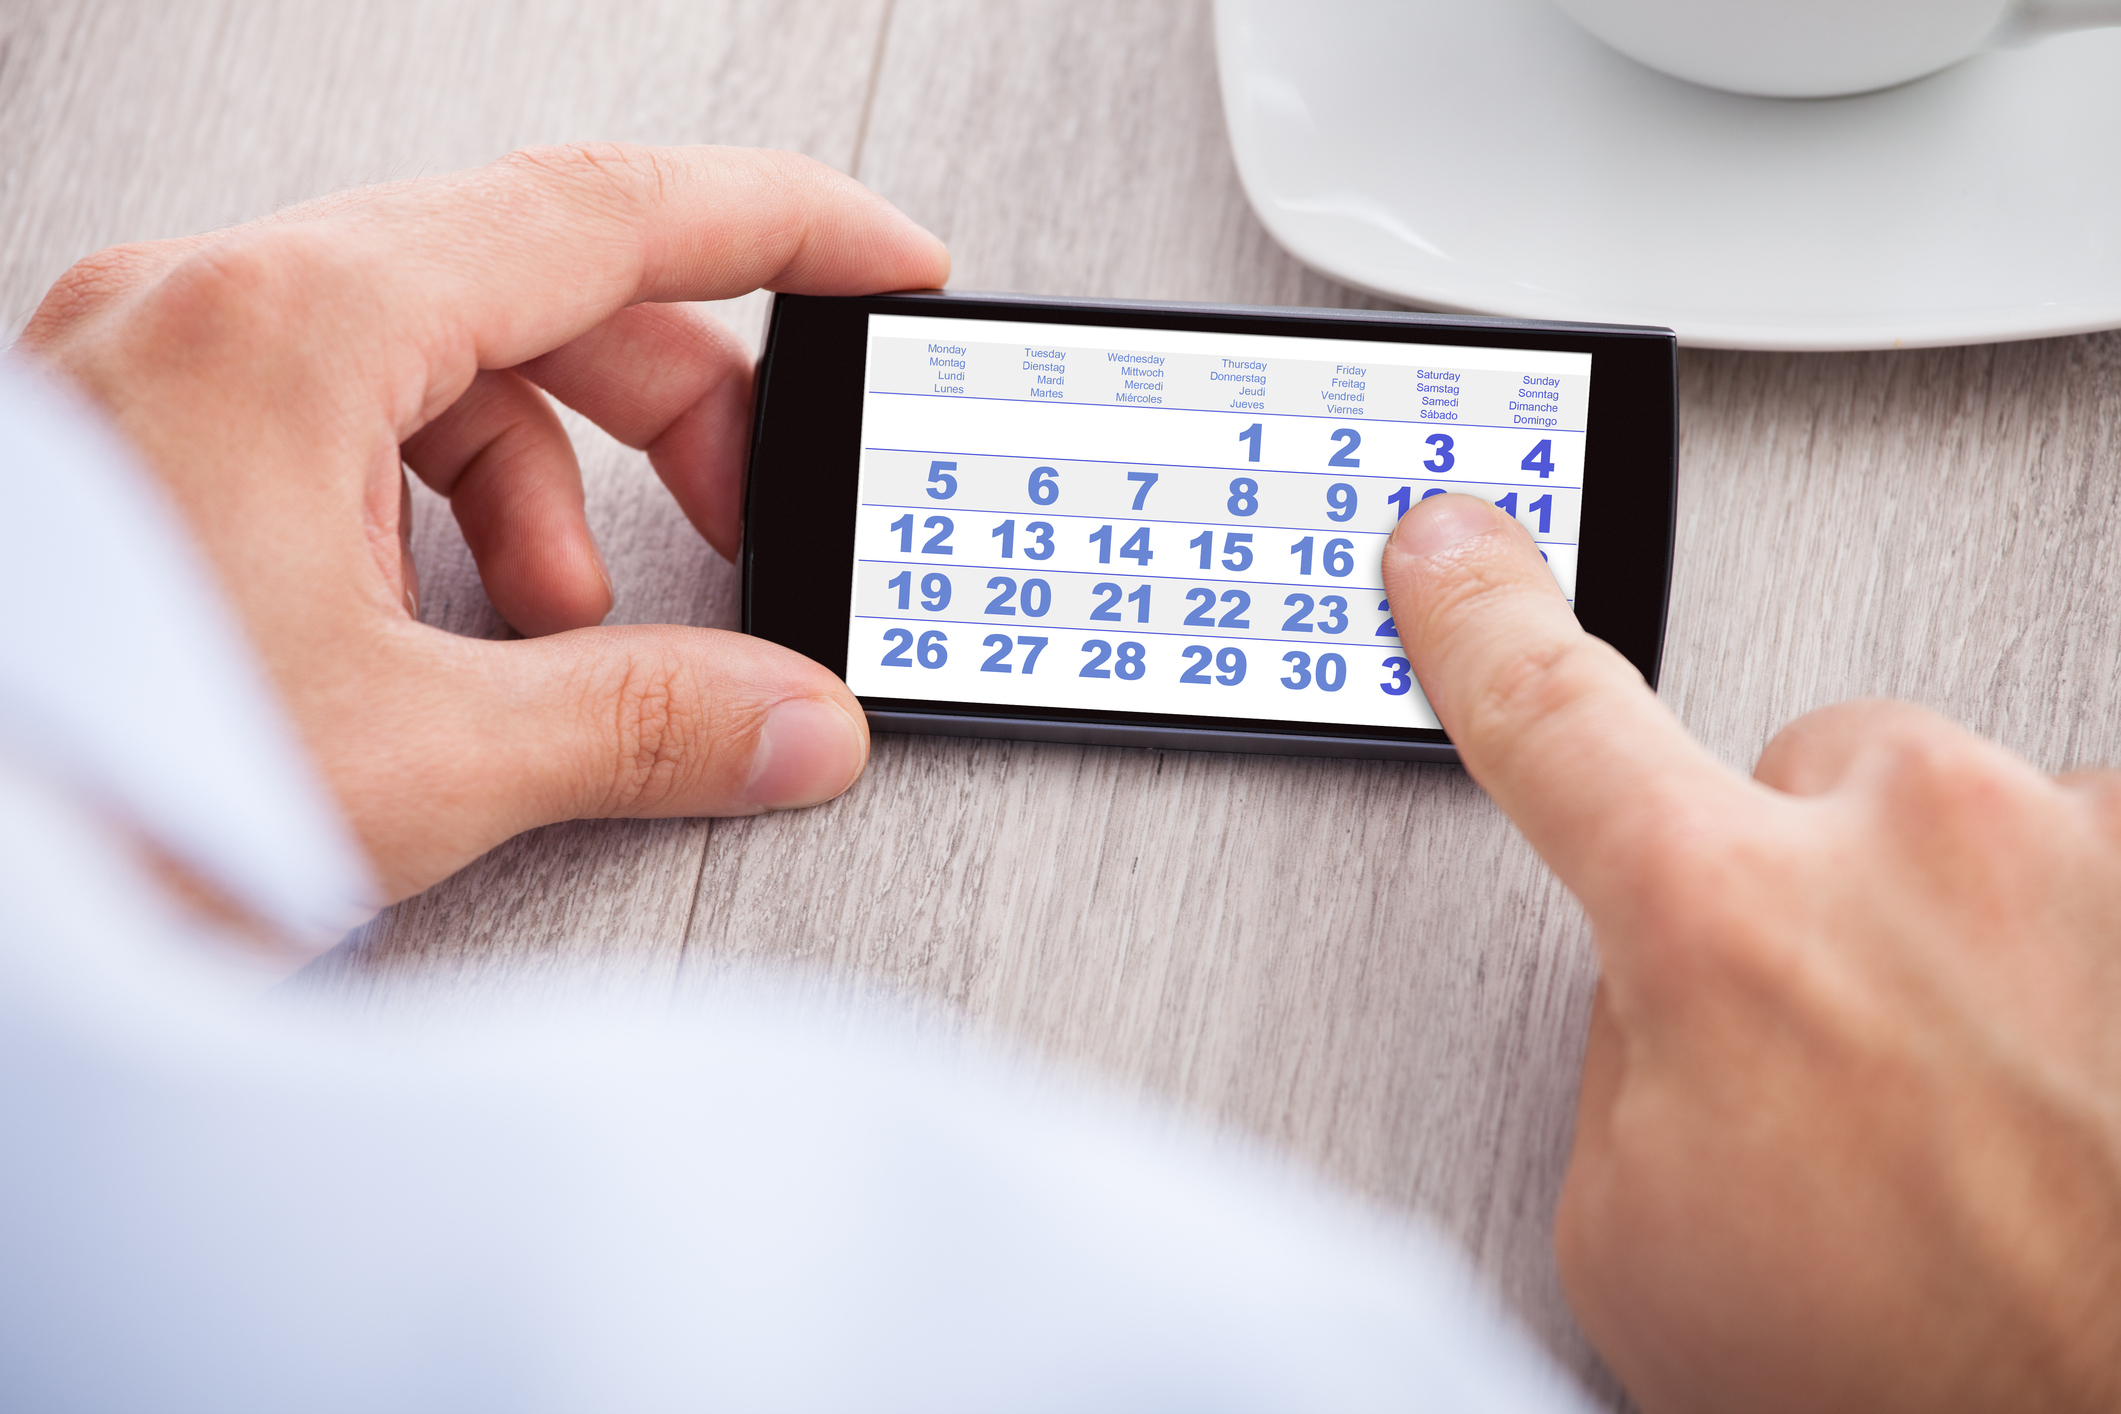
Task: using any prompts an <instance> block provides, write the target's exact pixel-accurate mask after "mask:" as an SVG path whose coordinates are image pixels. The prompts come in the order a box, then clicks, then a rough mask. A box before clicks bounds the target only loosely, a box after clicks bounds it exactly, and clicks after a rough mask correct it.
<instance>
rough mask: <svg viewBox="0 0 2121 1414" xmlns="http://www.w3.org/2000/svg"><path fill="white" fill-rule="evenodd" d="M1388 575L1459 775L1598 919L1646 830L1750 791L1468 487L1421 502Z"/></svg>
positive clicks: (1708, 816)
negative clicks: (1581, 619) (1481, 791)
mask: <svg viewBox="0 0 2121 1414" xmlns="http://www.w3.org/2000/svg"><path fill="white" fill-rule="evenodd" d="M1384 581H1385V591H1386V593H1387V594H1388V595H1389V596H1390V597H1391V600H1392V617H1393V620H1394V622H1395V623H1396V624H1397V626H1398V629H1399V636H1400V641H1401V642H1403V643H1404V644H1405V645H1406V649H1407V658H1408V660H1409V661H1410V662H1411V663H1412V664H1413V667H1414V673H1415V676H1416V677H1418V678H1420V679H1421V687H1422V691H1423V692H1425V693H1427V694H1428V698H1429V703H1430V705H1431V706H1432V707H1434V708H1435V709H1436V715H1437V718H1438V719H1439V720H1440V721H1441V722H1442V723H1443V727H1444V730H1445V731H1446V732H1448V733H1449V734H1450V737H1451V740H1452V742H1453V743H1455V744H1456V745H1457V747H1458V753H1459V757H1460V759H1461V760H1463V761H1464V762H1465V766H1466V770H1467V771H1469V772H1470V773H1471V774H1472V776H1473V778H1474V779H1475V780H1477V781H1479V782H1480V784H1481V785H1482V786H1483V787H1484V788H1485V789H1486V790H1487V792H1488V794H1489V795H1491V796H1493V797H1494V799H1495V802H1496V804H1498V805H1500V806H1501V807H1502V809H1503V812H1504V813H1505V814H1507V815H1508V816H1509V817H1510V818H1511V819H1512V820H1513V821H1515V822H1516V824H1517V827H1518V828H1519V829H1521V830H1522V831H1524V834H1525V837H1526V838H1527V839H1528V840H1530V841H1531V843H1532V847H1533V848H1534V849H1536V850H1538V851H1539V853H1540V855H1541V857H1543V858H1544V859H1545V860H1546V861H1547V863H1548V864H1549V865H1551V866H1552V867H1553V869H1554V872H1555V873H1556V874H1558V875H1559V876H1560V877H1561V880H1562V882H1563V883H1565V884H1567V885H1568V886H1569V888H1570V889H1571V890H1572V891H1574V892H1575V894H1576V895H1577V897H1579V898H1581V899H1582V900H1583V901H1584V904H1585V906H1586V907H1587V908H1589V909H1590V910H1591V913H1592V915H1593V916H1594V917H1595V916H1597V915H1598V914H1599V913H1600V912H1601V911H1602V907H1603V906H1604V904H1605V902H1606V901H1607V892H1608V890H1611V889H1614V888H1627V887H1629V883H1628V880H1629V879H1630V878H1631V877H1633V876H1634V875H1635V871H1634V870H1632V869H1630V868H1628V867H1626V866H1627V865H1628V864H1629V863H1630V862H1631V861H1633V860H1635V859H1638V858H1639V857H1640V856H1641V854H1642V852H1643V847H1644V846H1646V845H1647V844H1648V843H1649V841H1650V838H1651V836H1652V834H1653V832H1657V831H1662V830H1665V829H1669V828H1673V827H1679V828H1686V827H1688V826H1689V825H1690V824H1706V823H1709V822H1712V821H1713V820H1714V819H1716V818H1717V815H1718V812H1727V811H1733V810H1741V809H1744V808H1746V807H1747V806H1748V805H1749V804H1750V803H1751V802H1752V799H1753V797H1752V791H1751V788H1750V787H1749V786H1748V784H1747V782H1746V781H1745V780H1744V779H1743V778H1742V777H1740V776H1739V775H1738V774H1737V773H1736V772H1734V771H1731V770H1729V769H1728V768H1726V767H1725V766H1724V765H1723V764H1722V763H1721V762H1719V761H1717V760H1716V759H1715V758H1714V757H1712V756H1710V755H1709V754H1708V753H1707V752H1706V751H1704V750H1702V749H1701V747H1699V746H1698V745H1696V744H1695V742H1694V739H1693V738H1692V737H1690V736H1688V735H1687V732H1686V728H1684V727H1682V726H1681V725H1680V724H1679V721H1678V719H1677V718H1675V717H1673V716H1672V714H1671V713H1670V712H1669V711H1668V710H1667V709H1666V708H1665V706H1664V704H1663V703H1661V702H1659V701H1658V700H1657V697H1656V694H1654V693H1653V692H1651V691H1650V689H1649V685H1648V684H1647V683H1645V682H1644V681H1643V680H1642V675H1641V674H1640V673H1638V672H1637V671H1636V670H1635V668H1634V665H1633V664H1631V663H1629V662H1628V661H1627V659H1625V658H1623V657H1621V656H1620V654H1619V653H1618V652H1616V651H1615V650H1614V649H1612V648H1611V647H1609V646H1608V645H1606V644H1605V643H1603V642H1601V641H1600V640H1598V639H1596V638H1593V637H1592V636H1591V635H1590V634H1588V633H1586V632H1584V630H1583V628H1582V626H1581V625H1580V624H1578V623H1577V622H1576V615H1575V613H1574V612H1573V611H1572V610H1571V609H1570V608H1569V604H1568V601H1567V600H1566V599H1564V598H1563V597H1562V594H1561V589H1560V587H1559V586H1558V585H1557V584H1556V583H1555V582H1554V575H1553V573H1552V571H1550V570H1549V569H1548V568H1547V564H1546V561H1545V560H1544V559H1543V558H1542V557H1541V556H1540V553H1539V549H1538V547H1537V546H1536V545H1534V544H1533V543H1532V538H1531V536H1530V535H1529V534H1528V533H1527V532H1526V531H1525V529H1524V527H1523V526H1521V525H1519V524H1518V523H1517V522H1516V520H1515V519H1513V518H1512V517H1510V516H1507V515H1504V514H1503V513H1502V512H1501V511H1499V510H1497V509H1496V508H1494V507H1493V506H1490V505H1489V504H1488V503H1487V502H1485V501H1482V500H1478V499H1476V498H1474V497H1471V496H1460V495H1448V496H1436V497H1432V498H1430V499H1428V500H1425V501H1421V502H1418V503H1416V505H1415V506H1414V508H1413V509H1412V510H1410V511H1409V512H1408V513H1407V514H1406V515H1405V516H1404V517H1402V518H1401V520H1400V522H1399V525H1398V527H1397V528H1396V529H1395V530H1394V531H1393V532H1392V538H1391V539H1390V540H1389V541H1388V542H1387V543H1386V545H1385V552H1384ZM1616 866H1619V867H1616ZM1613 901H1614V902H1621V900H1613Z"/></svg>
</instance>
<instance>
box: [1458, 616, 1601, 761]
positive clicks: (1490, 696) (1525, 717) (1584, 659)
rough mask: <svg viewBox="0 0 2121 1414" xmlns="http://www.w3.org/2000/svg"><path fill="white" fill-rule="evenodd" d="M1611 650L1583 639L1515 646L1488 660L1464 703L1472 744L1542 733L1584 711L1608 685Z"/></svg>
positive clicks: (1571, 637)
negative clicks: (1474, 741)
mask: <svg viewBox="0 0 2121 1414" xmlns="http://www.w3.org/2000/svg"><path fill="white" fill-rule="evenodd" d="M1613 656H1614V654H1613V650H1612V649H1611V648H1609V647H1607V646H1606V645H1605V644H1603V643H1601V642H1599V641H1598V640H1597V639H1595V638H1592V637H1591V636H1590V635H1588V634H1572V635H1569V636H1566V637H1562V638H1557V639H1549V640H1544V641H1529V642H1521V643H1514V644H1512V645H1510V646H1509V647H1506V648H1504V649H1502V650H1501V651H1500V652H1499V654H1498V655H1497V656H1496V657H1494V658H1493V659H1491V660H1490V662H1489V664H1488V665H1487V671H1486V672H1485V673H1484V674H1483V675H1482V678H1481V680H1480V682H1479V684H1478V686H1477V687H1476V688H1475V689H1474V690H1473V692H1472V693H1471V694H1470V695H1469V696H1468V697H1467V698H1466V699H1465V700H1464V701H1463V703H1462V710H1463V714H1464V717H1465V728H1464V729H1465V731H1466V733H1467V734H1468V735H1469V736H1472V737H1474V738H1475V739H1476V740H1501V741H1508V740H1516V739H1519V738H1521V737H1523V736H1525V735H1527V734H1536V733H1542V732H1544V731H1546V730H1549V729H1551V728H1552V727H1553V726H1554V725H1555V724H1558V723H1562V722H1565V721H1567V720H1568V719H1570V718H1572V717H1574V716H1575V715H1576V714H1577V713H1579V712H1581V711H1583V710H1585V709H1586V708H1587V707H1588V706H1589V705H1590V704H1591V703H1592V702H1593V701H1594V700H1595V698H1596V696H1597V694H1598V692H1599V690H1600V688H1601V687H1603V686H1605V685H1606V684H1607V682H1608V678H1609V673H1610V669H1611V662H1610V660H1611V659H1612V657H1613Z"/></svg>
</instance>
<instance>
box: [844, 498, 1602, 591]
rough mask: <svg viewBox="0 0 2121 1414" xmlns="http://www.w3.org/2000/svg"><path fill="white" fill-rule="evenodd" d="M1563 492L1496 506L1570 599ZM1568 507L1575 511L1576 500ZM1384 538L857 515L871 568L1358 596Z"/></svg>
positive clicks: (1372, 584) (1572, 550)
mask: <svg viewBox="0 0 2121 1414" xmlns="http://www.w3.org/2000/svg"><path fill="white" fill-rule="evenodd" d="M1467 489H1474V488H1467ZM1479 489H1481V490H1484V491H1486V490H1492V489H1493V488H1479ZM1561 494H1568V495H1571V496H1573V495H1575V494H1576V493H1558V492H1556V493H1549V494H1548V496H1546V497H1542V498H1541V499H1542V500H1545V501H1548V502H1550V504H1548V505H1542V506H1540V507H1538V508H1537V509H1536V510H1535V509H1533V508H1532V507H1530V506H1527V505H1524V504H1523V503H1522V502H1521V500H1520V499H1519V498H1518V496H1517V494H1516V493H1515V492H1504V493H1503V494H1501V495H1499V496H1490V497H1489V499H1490V500H1492V501H1493V502H1494V503H1495V504H1496V505H1497V506H1499V507H1501V509H1503V510H1504V511H1506V512H1509V513H1511V514H1513V515H1515V516H1517V518H1518V519H1519V521H1520V522H1521V523H1524V524H1525V525H1526V528H1527V529H1528V530H1531V531H1532V532H1533V536H1534V538H1535V539H1537V540H1539V541H1540V551H1541V553H1542V554H1544V555H1545V556H1546V557H1547V561H1548V563H1549V564H1551V565H1552V566H1553V567H1554V571H1555V577H1556V579H1558V580H1559V581H1560V582H1561V584H1562V587H1563V590H1564V592H1565V593H1568V594H1571V595H1573V594H1574V592H1575V588H1574V586H1575V571H1576V547H1575V545H1574V543H1573V542H1572V541H1568V540H1563V539H1560V538H1558V537H1555V536H1552V535H1551V534H1546V533H1543V532H1544V531H1545V530H1546V529H1547V528H1548V527H1551V525H1552V522H1553V518H1554V517H1553V506H1552V505H1551V501H1552V500H1553V498H1554V497H1555V496H1558V495H1561ZM1568 509H1569V510H1570V511H1572V512H1573V510H1574V509H1575V506H1574V503H1573V502H1571V503H1570V505H1569V507H1568ZM1387 534H1388V532H1385V531H1357V530H1351V531H1348V532H1346V533H1338V534H1336V533H1331V532H1329V531H1317V530H1310V529H1307V528H1305V527H1302V526H1268V525H1261V526H1257V527H1256V528H1252V529H1246V530H1233V529H1228V528H1226V527H1225V526H1221V525H1199V524H1186V523H1182V522H1181V523H1171V522H1154V523H1148V522H1142V521H1125V520H1121V521H1100V520H1097V519H1095V518H1092V517H1074V516H1060V515H1055V516H1051V517H1035V518H1034V517H1024V516H1013V515H1000V514H996V513H993V512H971V513H969V514H968V513H965V512H957V513H945V512H941V511H924V510H923V509H922V508H921V507H912V508H907V507H902V506H896V505H889V504H876V503H871V504H867V505H864V506H862V507H861V508H860V511H859V513H858V516H857V519H856V541H855V543H856V548H857V553H858V554H859V555H860V556H861V557H862V559H863V561H864V562H867V561H873V560H875V561H881V560H892V561H901V560H903V561H907V562H910V563H913V564H917V565H929V566H932V567H933V568H935V569H937V570H947V569H952V568H957V567H964V568H974V567H978V568H994V569H999V570H1005V571H1006V570H1011V569H1019V568H1020V569H1022V570H1023V571H1025V572H1031V573H1044V572H1052V573H1056V574H1069V573H1081V574H1091V573H1096V572H1098V571H1101V570H1102V571H1104V572H1105V574H1106V576H1107V577H1110V576H1111V574H1112V573H1113V571H1115V570H1117V571H1119V572H1121V573H1125V572H1127V571H1129V570H1130V569H1131V570H1132V571H1133V572H1134V573H1135V574H1136V575H1137V576H1139V577H1142V578H1177V577H1185V576H1188V575H1190V574H1202V575H1212V576H1213V577H1215V578H1217V579H1221V580H1235V581H1238V582H1240V583H1257V584H1276V583H1293V584H1296V585H1298V586H1299V587H1301V586H1302V585H1304V584H1307V583H1308V584H1317V583H1329V584H1332V586H1333V587H1335V588H1343V587H1344V588H1347V589H1351V590H1358V591H1359V590H1367V589H1379V588H1382V587H1383V582H1384V581H1383V577H1382V573H1383V572H1382V568H1381V559H1382V556H1383V553H1384V544H1385V540H1386V538H1387ZM1336 582H1337V583H1336Z"/></svg>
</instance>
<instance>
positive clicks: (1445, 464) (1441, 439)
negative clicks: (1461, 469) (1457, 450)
mask: <svg viewBox="0 0 2121 1414" xmlns="http://www.w3.org/2000/svg"><path fill="white" fill-rule="evenodd" d="M1428 440H1429V445H1430V446H1432V447H1434V448H1435V449H1436V455H1435V456H1433V457H1430V458H1429V459H1428V460H1427V461H1425V462H1423V463H1422V465H1423V466H1425V467H1427V468H1428V469H1429V470H1431V471H1433V472H1436V473H1438V474H1439V475H1441V474H1442V473H1444V472H1446V471H1449V470H1450V469H1451V468H1452V467H1454V466H1456V465H1458V458H1457V457H1456V456H1454V455H1452V452H1451V448H1452V447H1454V446H1456V445H1457V443H1455V442H1453V441H1452V440H1451V434H1450V433H1448V432H1438V433H1436V434H1435V435H1434V436H1432V437H1430V438H1429V439H1428Z"/></svg>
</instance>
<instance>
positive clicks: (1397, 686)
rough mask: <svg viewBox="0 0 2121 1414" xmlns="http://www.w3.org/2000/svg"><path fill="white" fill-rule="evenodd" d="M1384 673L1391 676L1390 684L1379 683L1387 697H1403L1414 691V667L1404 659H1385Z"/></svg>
mask: <svg viewBox="0 0 2121 1414" xmlns="http://www.w3.org/2000/svg"><path fill="white" fill-rule="evenodd" d="M1385 671H1386V672H1388V673H1390V674H1391V675H1392V680H1391V681H1390V682H1381V683H1379V684H1378V686H1379V687H1381V688H1383V689H1384V693H1385V696H1387V697H1405V696H1406V695H1407V694H1408V693H1409V692H1411V691H1413V690H1414V665H1413V664H1412V663H1409V662H1408V661H1407V660H1406V659H1404V658H1387V659H1385Z"/></svg>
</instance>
